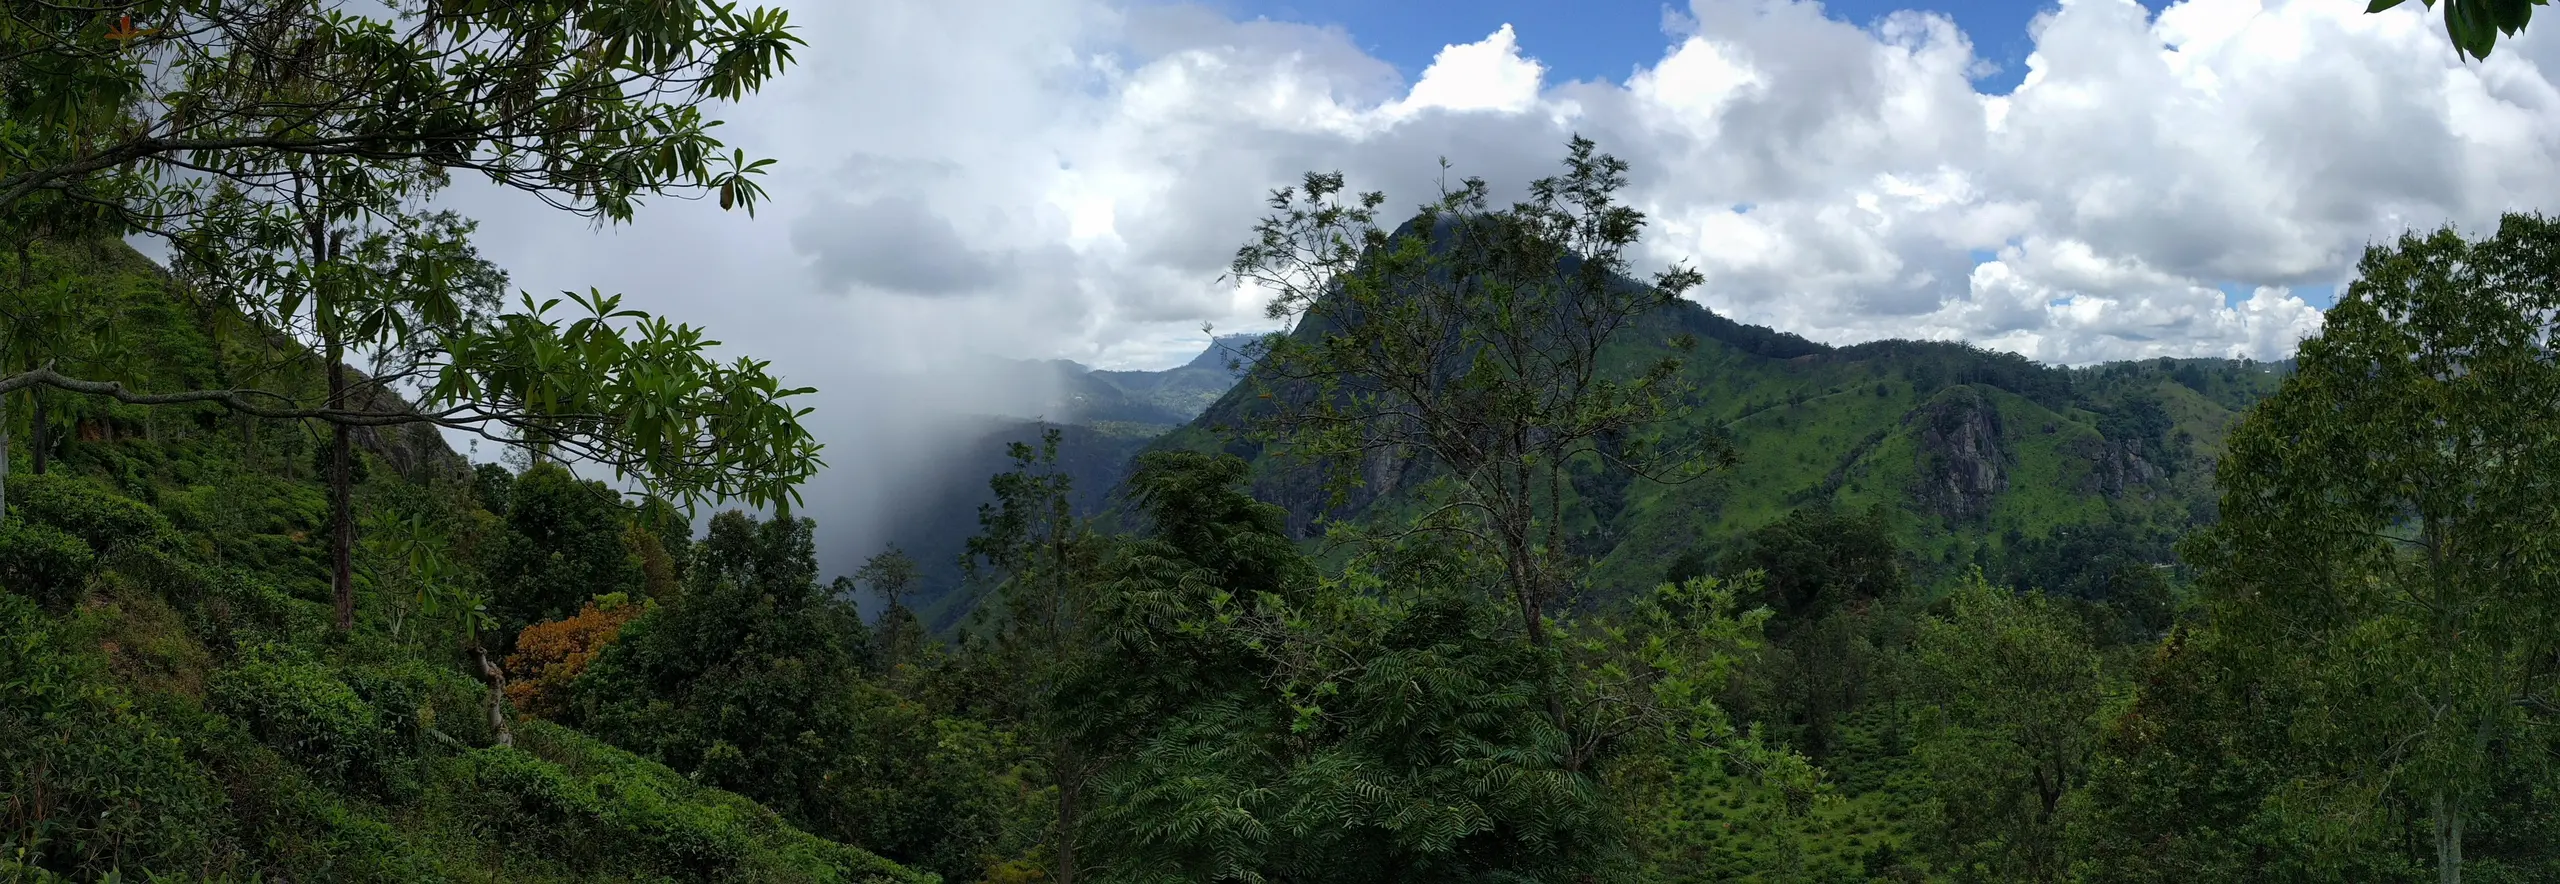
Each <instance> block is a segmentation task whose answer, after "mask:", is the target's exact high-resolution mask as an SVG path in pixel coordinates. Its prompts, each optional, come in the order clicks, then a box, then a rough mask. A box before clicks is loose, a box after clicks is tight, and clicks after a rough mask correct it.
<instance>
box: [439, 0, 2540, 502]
mask: <svg viewBox="0 0 2560 884" xmlns="http://www.w3.org/2000/svg"><path fill="white" fill-rule="evenodd" d="M789 5H792V6H793V7H794V10H793V17H794V20H795V21H796V22H799V23H801V24H802V26H803V27H804V29H805V30H804V33H805V34H806V36H807V37H808V38H809V41H810V46H809V47H808V49H806V50H805V51H804V52H802V54H801V56H802V64H801V65H800V66H799V67H798V68H797V69H795V70H794V71H793V72H792V73H790V74H789V75H787V76H786V77H785V78H784V79H783V80H782V81H781V82H780V83H778V84H777V85H776V86H775V87H774V88H772V89H770V90H768V92H767V93H766V94H764V95H761V96H757V97H755V98H753V99H751V100H750V101H747V102H745V103H743V104H741V105H739V106H736V107H732V108H727V109H725V110H724V112H723V114H722V115H723V116H725V117H726V118H727V119H729V120H730V124H729V125H728V126H727V127H725V128H724V129H723V130H722V132H723V133H724V134H725V135H726V136H727V137H728V138H729V139H730V140H731V141H733V142H735V143H737V144H739V145H741V146H743V147H745V148H746V149H747V150H748V151H749V152H750V153H755V154H761V155H765V156H773V157H776V158H778V159H780V160H781V161H782V162H781V164H780V165H778V166H777V167H776V170H777V171H776V172H775V173H774V175H773V176H772V180H771V181H770V182H769V186H770V188H771V190H772V192H773V196H774V199H773V201H772V203H771V204H770V205H769V206H767V207H765V208H764V209H763V211H762V217H761V218H758V219H754V220H752V221H750V220H749V219H746V218H744V217H743V216H740V215H737V214H723V213H720V212H717V211H716V210H712V209H709V208H707V207H703V206H699V205H682V204H675V205H667V206H660V207H652V210H651V211H649V212H646V213H644V217H643V220H642V221H641V222H640V223H639V224H638V225H635V226H632V227H627V228H621V229H618V230H615V231H611V232H608V233H605V234H597V233H595V232H593V231H591V230H589V229H587V228H585V227H583V226H582V225H580V224H578V223H577V222H576V221H574V220H570V219H562V218H557V217H551V216H544V215H538V214H531V213H527V212H526V211H525V210H524V207H523V206H521V205H520V204H518V203H516V202H514V201H510V200H508V199H506V198H505V195H503V194H494V193H466V194H463V195H462V196H460V197H458V199H459V200H460V201H461V202H462V203H464V204H465V208H468V209H475V210H476V212H475V214H478V215H480V216H481V217H484V218H487V219H489V221H490V228H489V229H490V231H491V234H492V235H491V237H490V240H491V248H490V251H491V253H492V254H494V255H496V256H497V257H498V258H499V259H500V260H502V261H503V262H505V263H506V264H507V265H508V266H509V267H510V269H511V270H513V271H514V272H515V275H516V278H517V280H518V281H519V282H520V283H522V284H524V285H526V286H528V287H530V288H533V289H535V290H536V291H540V290H544V289H558V288H580V289H583V288H586V287H588V286H598V287H602V288H606V289H608V290H611V289H617V288H618V289H620V290H623V291H626V292H628V293H630V294H631V296H632V298H633V300H634V302H635V303H638V304H640V305H642V306H644V307H647V308H649V309H654V310H659V311H662V312H666V313H669V314H673V315H676V316H679V317H683V318H688V319H698V320H699V321H703V322H706V323H708V324H711V325H712V326H713V327H714V329H715V330H716V331H717V332H718V333H719V335H720V336H721V337H722V338H723V339H724V340H727V341H729V342H731V344H732V345H734V346H735V347H736V348H737V349H739V350H740V351H741V352H753V353H756V354H757V355H759V356H761V357H766V358H771V359H773V360H774V361H775V363H776V367H777V369H778V370H781V371H783V372H785V373H786V374H787V375H789V376H791V377H792V378H793V379H794V380H795V381H806V382H808V383H812V384H816V385H818V386H820V387H822V388H825V389H828V390H830V391H831V392H829V393H827V394H826V397H827V398H824V399H822V400H821V401H820V402H818V403H817V404H818V405H819V406H820V408H821V417H822V420H832V421H843V422H844V426H843V427H841V428H838V429H837V430H836V431H837V432H840V433H842V434H845V438H846V439H856V438H866V437H865V435H864V434H869V436H887V435H892V433H891V432H890V431H889V430H886V429H882V427H884V426H894V425H896V424H897V423H898V422H899V421H901V420H903V418H902V417H900V415H902V414H905V413H906V412H904V411H899V410H898V409H911V408H912V409H930V408H940V409H943V410H964V411H965V410H972V409H976V410H991V409H1013V410H1021V409H1024V408H1033V409H1036V407H1037V406H1036V405H1032V406H1025V405H1023V404H1022V403H1024V402H1036V400H1037V399H1038V396H1037V395H1034V394H1036V393H1037V391H1021V390H1012V389H987V387H988V385H990V384H992V385H994V386H997V387H1002V386H1003V383H1004V382H997V381H985V382H977V381H972V380H969V379H968V376H967V375H966V373H964V372H961V371H959V370H958V369H957V368H954V366H958V365H960V364H962V363H964V362H966V361H967V360H968V358H970V357H971V356H972V354H1005V355H1013V356H1020V357H1065V358H1073V359H1078V360H1082V361H1085V362H1087V363H1090V364H1097V365H1102V366H1105V367H1157V366H1163V365H1170V364H1174V363H1177V362H1179V361H1181V360H1182V359H1184V358H1186V357H1188V356H1189V355H1190V354H1191V352H1193V351H1194V350H1196V348H1198V347H1199V346H1201V345H1202V344H1203V343H1205V340H1206V338H1205V336H1204V335H1202V334H1201V333H1200V331H1199V327H1200V325H1201V324H1202V323H1203V322H1212V323H1215V324H1217V325H1218V326H1219V327H1220V329H1221V330H1222V331H1233V330H1245V329H1252V328H1260V327H1265V326H1266V325H1267V324H1268V323H1267V321H1266V320H1264V319H1263V318H1262V316H1261V311H1260V307H1261V298H1260V297H1259V295H1258V294H1257V293H1255V292H1252V291H1247V290H1241V289H1238V288H1237V287H1234V286H1232V285H1221V284H1219V283H1218V281H1217V280H1218V275H1219V271H1220V270H1221V269H1222V268H1223V266H1224V264H1225V262H1226V260H1227V259H1228V258H1229V257H1230V256H1231V255H1232V253H1233V251H1234V248H1235V247H1236V246H1237V245H1239V244H1240V243H1241V242H1242V240H1243V238H1244V237H1245V236H1246V235H1247V234H1248V233H1249V232H1250V228H1251V225H1252V223H1253V221H1254V220H1255V219H1256V218H1257V217H1258V216H1259V215H1260V213H1261V212H1262V211H1264V206H1263V199H1264V197H1265V195H1266V194H1267V193H1268V192H1269V190H1270V189H1272V188H1274V187H1279V186H1283V185H1286V184H1288V183H1291V182H1293V181H1294V180H1295V179H1296V178H1297V177H1298V176H1299V175H1301V174H1302V173H1304V172H1306V171H1309V170H1332V169H1339V170H1342V171H1344V172H1346V173H1347V174H1348V175H1349V176H1350V177H1351V179H1352V181H1353V182H1354V184H1355V186H1358V187H1362V188H1364V189H1382V190H1385V191H1386V192H1387V193H1388V195H1389V197H1390V200H1391V203H1390V205H1391V206H1399V207H1401V206H1411V205H1415V204H1417V203H1419V202H1420V201H1421V200H1423V199H1425V198H1426V197H1428V196H1429V195H1430V194H1431V191H1432V188H1433V186H1434V182H1435V181H1436V180H1437V178H1438V176H1439V168H1438V164H1437V160H1438V159H1439V158H1440V157H1444V156H1445V157H1447V158H1449V159H1450V160H1451V161H1452V162H1453V163H1454V164H1455V166H1456V169H1455V171H1456V172H1457V174H1459V175H1481V176H1484V177H1485V178H1487V179H1488V180H1489V181H1491V182H1492V183H1493V184H1494V185H1495V186H1496V188H1497V190H1498V191H1500V192H1499V193H1498V194H1497V196H1501V197H1505V198H1507V197H1508V196H1510V195H1515V194H1517V193H1518V192H1519V190H1520V188H1521V187H1522V186H1523V185H1525V183H1526V182H1527V181H1528V180H1530V179H1532V178H1534V177H1537V176H1540V175H1544V174H1549V173H1550V172H1552V171H1553V170H1554V169H1555V168H1556V166H1555V161H1556V160H1557V159H1558V158H1559V156H1560V155H1561V150H1562V145H1563V142H1564V140H1565V139H1566V137H1567V136H1568V135H1569V134H1572V133H1576V132H1579V133H1581V134H1584V135H1588V136H1592V137H1594V138H1595V139H1597V140H1598V141H1600V143H1601V145H1602V147H1603V148H1604V149H1606V150H1609V151H1612V152H1614V153H1617V154H1619V155H1621V156H1623V157H1626V158H1628V159H1629V160H1631V161H1632V162H1634V163H1635V164H1636V167H1635V170H1634V172H1633V175H1632V183H1631V186H1630V188H1629V190H1628V192H1627V194H1626V196H1627V197H1628V199H1629V200H1630V202H1632V203H1633V204H1634V205H1636V206H1638V207H1639V208H1641V209H1643V210H1644V211H1646V212H1648V213H1649V215H1650V216H1651V218H1652V226H1651V227H1650V229H1649V231H1648V236H1647V240H1646V243H1645V245H1644V247H1643V248H1644V256H1645V258H1646V259H1647V260H1648V261H1651V262H1656V263H1670V262H1686V263H1689V264H1691V265H1693V266H1696V267H1698V268H1700V269H1702V270H1703V271H1705V272H1706V274H1707V278H1708V284H1707V285H1706V286H1704V287H1702V288H1701V289H1700V290H1698V292H1697V294H1696V297H1698V298H1699V299H1700V300H1701V301H1703V302H1704V303H1706V304H1707V305H1708V306H1710V307H1712V308H1714V309H1716V310H1719V311H1722V312H1724V313H1727V314H1728V315H1731V316H1734V317H1735V318H1738V319H1741V320H1744V321H1747V322H1756V323H1764V324H1768V325H1772V326H1775V327H1778V328H1781V329H1785V330H1789V331H1794V332H1797V333H1800V334H1804V335H1806V336H1808V337H1811V338H1813V339H1816V340H1822V341H1829V342H1834V343H1850V342H1856V341H1862V340H1869V339H1875V338H1881V337H1931V338H1951V339H1966V340H1972V341H1976V342H1979V343H1982V344H1984V345H1987V346H1993V347H2000V348H2006V349H2011V350H2015V351H2017V352H2021V353H2024V354H2026V355H2028V356H2032V357H2035V358H2038V359H2044V360H2051V361H2060V362H2072V363H2085V362H2092V361H2100V360H2108V359H2120V358H2133V357H2147V356H2157V355H2214V356H2250V357H2256V358H2262V359H2263V358H2276V357H2282V356H2286V355H2289V354H2290V353H2291V352H2292V350H2293V348H2294V346H2295V342H2296V341H2297V340H2299V338H2300V337H2301V336H2302V335H2303V334H2306V333H2308V332H2311V331H2314V330H2316V329H2317V328H2318V326H2319V322H2320V314H2319V311H2318V310H2317V309H2316V308H2315V307H2314V306H2313V305H2312V304H2311V303H2309V302H2307V301H2305V300H2304V299H2303V298H2301V297H2299V296H2297V295H2296V294H2295V292H2296V291H2299V290H2303V289H2309V288H2317V287H2324V286H2331V285H2335V284H2338V283H2339V282H2341V281H2343V280H2344V279H2345V278H2346V276H2347V275H2348V273H2349V272H2350V270H2351V267H2352V265H2353V263H2354V260H2355V258H2356V256H2357V255H2358V254H2359V253H2360V252H2361V250H2362V249H2363V248H2364V247H2365V246H2366V245H2367V244H2368V243H2372V242H2379V241H2383V240H2387V239H2388V238H2390V237H2392V236H2394V235H2396V234H2397V233H2398V232H2399V231H2400V230H2403V229H2405V228H2408V227H2411V226H2417V227H2433V226H2437V225H2441V224H2445V223H2449V222H2450V223H2456V224H2460V225H2463V226H2465V227H2466V228H2470V229H2486V228H2487V227H2488V226H2489V225H2491V224H2493V223H2494V221H2495V219H2496V216H2497V215H2498V214H2499V213H2501V212H2502V211H2506V210H2510V209H2533V208H2536V207H2537V206H2540V205H2542V204H2544V203H2546V202H2547V201H2548V197H2547V196H2546V195H2549V194H2553V193H2555V192H2560V163H2555V162H2553V160H2554V153H2555V152H2560V89H2555V87H2554V81H2553V72H2554V71H2560V36H2555V32H2553V31H2552V30H2551V29H2536V30H2529V31H2527V32H2526V33H2525V34H2524V35H2522V36H2521V37H2519V38H2516V39H2514V40H2513V41H2511V42H2508V41H2502V43H2501V46H2500V48H2499V50H2498V52H2497V53H2496V54H2495V55H2493V56H2492V57H2491V58H2490V59H2489V60H2488V61H2486V62H2485V63H2473V64H2465V63H2462V62H2460V61H2459V60H2458V59H2456V58H2455V56H2454V54H2453V52H2452V50H2451V49H2450V48H2449V46H2448V44H2447V42H2446V40H2445V37H2444V33H2443V29H2442V25H2441V24H2440V23H2438V22H2436V21H2433V20H2431V19H2429V18H2428V17H2426V16H2425V15H2424V14H2422V10H2420V9H2418V8H2416V7H2414V6H2410V7H2404V8H2401V9H2396V10H2393V11H2391V12H2388V13H2384V14H2379V15H2366V14H2363V12H2362V8H2361V6H2360V5H2359V4H2355V3H2342V2H2337V0H2186V2H2182V3H2178V4H2176V5H2173V6H2171V7H2169V8H2168V9H2166V10H2164V11H2163V12H2161V13H2160V14H2159V15H2157V16H2152V15H2150V14H2148V13H2146V12H2145V11H2144V9H2143V8H2142V7H2140V6H2139V5H2137V4H2136V3H2134V2H2133V0H2065V2H2062V3H2061V4H2060V5H2059V7H2058V8H2056V9H2054V10H2052V11H2050V12H2049V13H2047V14H2046V15H2044V16H2042V17H2040V18H2039V19H2038V20H2037V22H2036V23H2035V25H2034V27H2033V31H2032V34H2031V36H2032V40H2033V44H2034V47H2035V49H2034V52H2033V53H2032V54H2031V55H2029V56H2028V58H2027V61H2026V65H2027V68H2028V72H2027V74H2026V76H2025V79H2024V81H2023V83H2022V84H2021V85H2020V86H2018V87H2017V88H2016V89H2015V90H2013V91H2011V92H2009V93H2007V94H1986V93H1984V92H1982V91H1981V90H1980V89H1978V88H1977V77H1979V75H1981V74H1982V73H1984V72H1985V70H1986V66H1985V62H1984V61H1983V60H1982V59H1981V58H1980V57H1979V56H1978V55H1977V53H1976V52H1975V50H1974V45H1975V44H1974V38H1973V37H1970V36H1969V35H1967V34H1965V33H1963V32H1961V31H1960V30H1958V29H1957V28H1956V26H1955V25H1954V24H1953V23H1952V22H1951V21H1950V20H1949V19H1948V18H1946V17H1944V16H1941V15H1936V14H1932V13H1928V12H1904V13H1898V14H1895V15H1892V16H1888V17H1886V18H1884V19H1882V20H1880V21H1878V22H1876V23H1874V24H1872V25H1871V26H1864V27H1862V26H1858V25H1853V24H1851V23H1847V22H1843V21H1839V20H1835V19H1831V18H1827V17H1825V15H1824V14H1823V13H1822V11H1821V9H1820V7H1819V6H1817V5H1816V4H1814V3H1810V2H1795V0H1696V2H1693V3H1692V4H1691V5H1690V6H1689V7H1688V8H1687V9H1686V11H1685V13H1684V14H1680V15H1675V16H1669V17H1668V22H1667V25H1666V29H1665V33H1664V38H1663V41H1662V42H1661V43H1660V44H1659V45H1656V46H1630V47H1628V48H1627V49H1628V53H1629V60H1630V61H1631V62H1638V63H1640V64H1639V65H1638V67H1637V68H1636V70H1635V73H1634V74H1633V75H1632V76H1631V77H1629V78H1627V79H1626V80H1625V81H1623V82H1610V81H1575V82H1553V81H1551V80H1550V78H1549V74H1548V71H1547V69H1546V68H1545V67H1544V66H1542V65H1541V64H1540V63H1539V62H1538V61H1537V60H1536V59H1535V58H1534V57H1531V55H1529V54H1528V53H1526V52H1525V51H1524V50H1523V49H1522V46H1521V43H1520V38H1521V36H1522V35H1520V34H1517V33H1515V32H1514V31H1513V30H1512V29H1511V28H1509V27H1508V26H1506V27H1504V28H1502V29H1500V30H1497V31H1495V32H1494V33H1491V34H1488V35H1485V36H1484V37H1483V38H1482V39H1481V40H1477V41H1474V42H1470V43H1461V44H1456V45H1451V46H1448V47H1446V48H1444V49H1443V50H1441V51H1440V52H1439V53H1438V55H1437V56H1436V57H1435V58H1434V60H1433V62H1432V63H1431V64H1430V66H1429V67H1428V68H1427V69H1426V70H1424V71H1423V72H1422V73H1421V75H1420V76H1419V77H1418V78H1416V79H1414V80H1413V81H1412V82H1406V81H1405V80H1404V79H1403V78H1402V77H1400V76H1399V75H1398V74H1397V72H1396V71H1395V69H1394V68H1392V67H1391V66H1389V65H1387V64H1385V63H1383V62H1380V61H1378V60H1377V59H1374V58H1371V57H1369V56H1368V55H1366V54H1365V53H1363V52H1362V51H1360V50H1359V49H1358V44H1356V43H1355V42H1354V41H1353V40H1352V38H1351V35H1347V34H1344V33H1342V32H1340V31H1338V30H1332V29H1326V28H1317V27H1310V26H1305V25H1298V24H1291V23H1286V22H1274V21H1236V20H1233V19H1231V18H1229V17H1226V16H1225V15H1223V14H1221V13H1218V12H1216V11H1213V10H1211V9H1208V8H1205V7H1201V6H1194V5H1186V4H1166V3H1160V2H1154V0H990V2H987V3H979V4H949V3H934V2H923V0H914V2H887V3H864V4H843V3H820V2H816V0H807V2H790V3H789ZM1530 36H1531V37H1532V39H1533V40H1534V36H1535V35H1530ZM1988 39H1989V40H1991V41H1998V40H2006V39H2007V35H1989V37H1988ZM2225 291H2246V292H2250V294H2249V295H2248V296H2247V297H2246V298H2240V299H2234V298H2230V297H2226V296H2225V294H2224V292H2225ZM931 378H940V379H944V380H945V381H947V383H941V384H940V385H939V386H933V387H932V388H931V389H930V390H928V391H927V392H926V393H924V394H916V393H914V392H913V391H914V390H915V389H917V388H916V385H918V384H926V383H927V381H926V380H925V379H931ZM954 379H956V380H954ZM893 388H894V389H898V390H905V391H909V392H906V393H900V394H899V395H900V396H905V397H907V399H913V400H916V401H912V402H911V401H907V399H901V400H899V402H900V403H903V404H890V403H889V400H888V399H886V398H882V397H884V396H887V394H885V393H880V392H879V391H882V390H888V389H893ZM837 391H843V392H837ZM866 397H867V398H866ZM1008 403H1009V404H1008ZM830 415H833V417H830ZM926 447H928V448H929V447H930V446H926ZM836 458H837V462H838V463H839V464H844V463H847V462H860V461H863V460H866V459H867V455H866V454H864V453H863V452H861V451H856V450H851V449H850V448H848V447H847V445H839V447H838V451H837V455H836ZM840 471H841V470H840ZM831 481H837V480H831ZM842 481H851V480H842ZM848 493H850V492H848Z"/></svg>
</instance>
